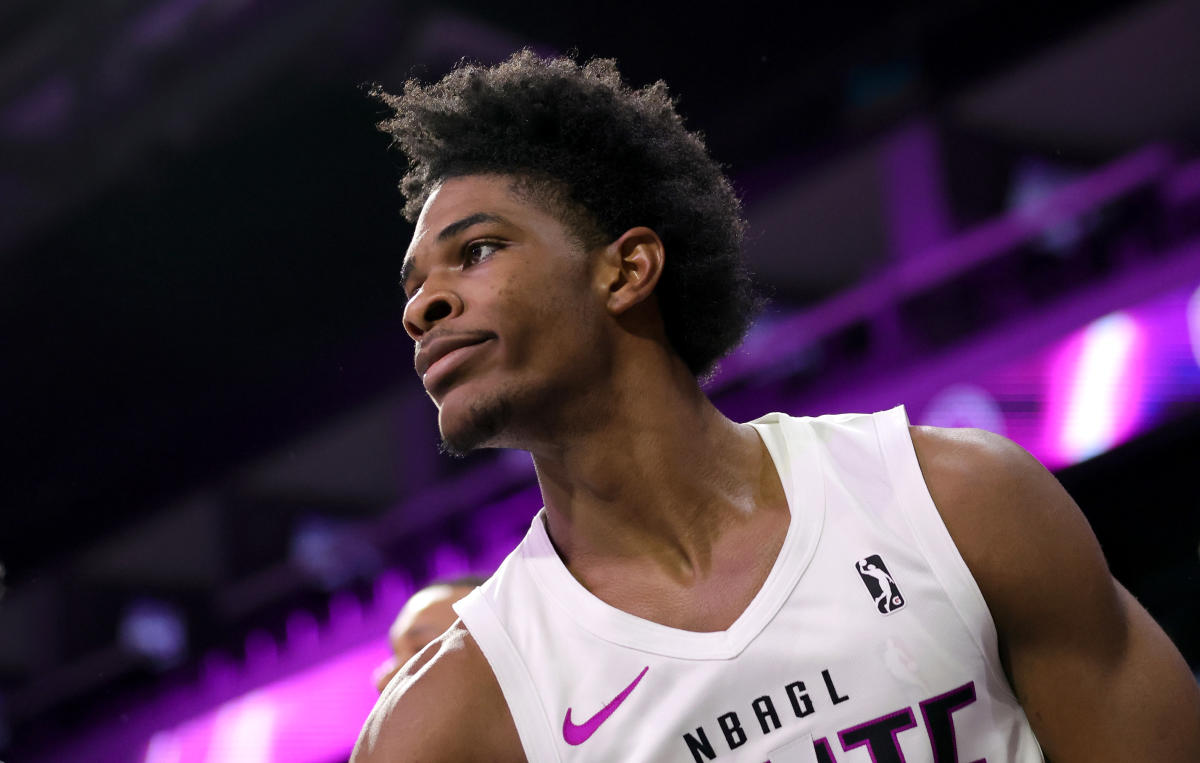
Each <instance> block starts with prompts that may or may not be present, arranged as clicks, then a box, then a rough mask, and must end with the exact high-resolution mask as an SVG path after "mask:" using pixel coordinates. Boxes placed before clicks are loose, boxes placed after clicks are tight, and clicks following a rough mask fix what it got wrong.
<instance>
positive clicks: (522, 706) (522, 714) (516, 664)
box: [453, 588, 559, 763]
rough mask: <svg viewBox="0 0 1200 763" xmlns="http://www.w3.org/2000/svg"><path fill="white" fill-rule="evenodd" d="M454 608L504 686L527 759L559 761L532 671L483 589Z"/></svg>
mask: <svg viewBox="0 0 1200 763" xmlns="http://www.w3.org/2000/svg"><path fill="white" fill-rule="evenodd" d="M453 606H454V610H455V612H457V613H458V616H459V617H460V618H461V619H462V622H463V625H465V626H466V628H467V631H469V632H470V634H471V637H472V638H474V639H475V643H476V644H478V645H479V649H480V651H482V652H483V656H484V658H485V659H487V661H488V665H490V666H491V668H492V673H494V674H495V676H496V681H497V683H499V684H500V691H501V692H503V694H504V701H505V703H506V704H507V705H508V710H509V712H510V713H512V716H513V722H514V723H515V724H516V727H517V735H518V736H519V737H520V739H521V747H522V749H524V751H525V757H526V758H527V759H529V760H530V761H531V762H532V763H543V762H546V763H549V762H550V761H558V760H559V757H558V751H557V750H556V749H555V747H554V744H553V741H552V740H553V739H554V730H553V729H551V728H549V727H548V724H547V721H546V718H547V717H548V716H547V715H546V713H545V711H544V708H543V707H542V705H541V702H540V701H539V700H538V694H537V691H536V689H535V688H534V685H533V679H532V677H531V676H530V674H529V669H528V668H527V667H526V666H525V662H524V660H522V659H521V655H520V653H519V652H518V651H517V648H516V647H515V646H514V645H513V643H512V641H510V640H509V638H508V633H507V632H506V631H505V630H504V626H503V625H502V624H501V622H500V618H499V617H497V616H496V613H495V611H494V610H493V609H492V607H491V604H490V603H489V602H488V600H487V597H486V596H485V595H484V593H483V590H482V589H480V588H476V589H475V590H474V591H472V592H471V593H470V594H468V595H467V596H465V597H463V598H462V599H461V600H460V601H458V602H456V603H455V604H454V605H453Z"/></svg>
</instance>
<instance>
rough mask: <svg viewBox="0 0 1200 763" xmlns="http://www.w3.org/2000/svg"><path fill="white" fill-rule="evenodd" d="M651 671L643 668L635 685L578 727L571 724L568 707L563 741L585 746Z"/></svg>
mask: <svg viewBox="0 0 1200 763" xmlns="http://www.w3.org/2000/svg"><path fill="white" fill-rule="evenodd" d="M649 669H650V666H649V665H647V666H646V667H644V668H642V672H641V673H638V677H637V678H635V679H633V683H631V684H629V685H628V686H626V687H625V690H624V691H622V692H621V693H620V694H618V695H617V696H615V697H613V701H612V702H609V703H608V704H607V705H605V706H604V707H603V708H602V709H601V710H600V712H598V713H596V714H595V715H593V716H592V717H591V718H588V719H587V720H586V721H584V722H583V723H581V724H579V725H578V726H577V725H575V724H574V723H571V708H569V707H568V708H567V717H566V718H563V739H564V740H566V743H567V744H583V743H584V742H586V741H587V740H588V738H589V737H591V735H592V734H595V733H596V729H598V728H600V724H601V723H604V722H605V721H607V720H608V716H610V715H612V714H613V712H614V711H615V710H616V709H617V708H618V707H620V706H621V703H622V702H624V701H625V698H626V697H628V696H629V694H630V692H632V691H633V689H634V687H635V686H637V685H638V681H641V680H642V676H644V675H646V671H647V670H649Z"/></svg>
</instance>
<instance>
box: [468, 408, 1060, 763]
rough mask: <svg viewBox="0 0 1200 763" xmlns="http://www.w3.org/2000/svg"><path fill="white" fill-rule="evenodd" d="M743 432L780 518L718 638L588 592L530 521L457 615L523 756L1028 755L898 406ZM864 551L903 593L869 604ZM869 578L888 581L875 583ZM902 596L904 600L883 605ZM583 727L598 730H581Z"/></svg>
mask: <svg viewBox="0 0 1200 763" xmlns="http://www.w3.org/2000/svg"><path fill="white" fill-rule="evenodd" d="M752 424H753V425H754V426H755V428H756V429H757V430H758V432H759V434H760V435H761V436H762V438H763V441H764V442H765V443H766V445H767V449H768V450H769V451H770V453H771V457H772V458H773V460H774V462H775V465H776V468H777V469H778V471H779V475H780V479H781V481H782V483H783V486H784V489H785V492H786V494H787V500H788V504H789V506H790V508H791V513H792V518H791V524H790V526H789V528H788V531H787V535H786V538H785V540H784V543H783V548H782V550H781V551H780V553H779V557H778V559H777V560H776V562H775V564H774V566H773V568H772V570H771V572H770V574H769V576H768V577H767V580H766V582H765V583H764V584H763V587H762V588H761V589H760V591H759V592H758V594H757V595H756V596H755V597H754V599H753V601H751V603H750V605H749V606H748V607H747V608H746V610H745V612H744V613H743V614H742V615H741V616H740V617H739V618H738V619H737V621H736V622H735V623H734V624H733V625H732V626H730V628H729V629H728V630H725V631H721V632H715V633H696V632H691V631H682V630H677V629H674V628H668V627H666V626H663V625H660V624H657V623H653V622H650V621H647V620H643V619H641V618H638V617H635V616H633V615H631V614H628V613H626V612H623V611H620V610H618V609H616V608H614V607H611V606H609V605H608V604H606V603H604V602H603V601H601V600H600V599H598V598H596V597H595V596H592V595H591V594H590V593H588V591H587V590H586V589H584V588H583V586H582V585H580V584H579V583H578V581H576V580H575V578H574V577H572V575H571V574H570V572H569V571H568V570H567V569H566V567H565V566H564V565H563V564H562V561H561V560H560V559H559V557H558V556H557V554H556V553H555V552H554V549H553V547H552V546H551V544H550V540H549V537H548V536H547V534H546V529H545V524H544V518H543V513H544V511H543V512H540V513H539V514H538V516H537V517H536V518H535V519H534V521H533V524H532V526H531V527H530V530H529V533H528V534H527V535H526V537H525V539H524V541H522V543H521V544H520V545H519V546H518V547H517V548H516V549H515V550H514V551H513V552H512V554H511V555H509V557H508V558H507V560H505V562H504V563H503V564H502V565H501V567H500V569H499V570H498V571H497V572H496V574H495V575H493V576H492V578H491V579H490V580H489V581H488V582H487V583H486V584H484V585H483V586H481V587H480V588H479V589H477V590H476V591H475V592H473V593H472V594H471V595H469V596H468V597H467V598H465V599H463V600H462V601H460V602H459V603H458V604H456V605H455V609H456V610H457V611H458V613H459V615H460V616H461V617H462V620H463V623H464V624H465V625H466V627H467V628H468V630H470V632H471V634H472V636H473V637H474V638H475V640H476V642H477V643H478V644H479V646H480V648H481V650H482V651H483V653H484V655H485V657H486V658H487V660H488V662H489V664H490V665H491V666H492V669H493V671H494V672H495V675H496V678H497V680H498V682H499V684H500V686H501V688H502V689H503V691H504V695H505V698H506V700H507V702H508V706H509V708H510V710H511V712H512V715H513V718H514V720H515V722H516V725H517V730H518V732H519V734H520V737H521V743H522V745H523V746H524V749H525V754H526V756H527V757H528V758H529V759H530V760H531V761H536V762H537V763H541V762H542V761H681V762H683V763H690V762H691V761H706V760H718V761H751V762H752V763H763V762H764V761H768V760H769V761H771V763H789V762H790V761H799V762H802V763H872V761H874V763H885V762H886V761H897V762H899V761H903V763H921V762H925V761H929V762H931V763H950V761H954V760H958V761H962V762H963V763H970V762H972V761H980V760H982V759H984V758H986V759H987V761H989V762H990V763H1000V762H1001V761H1017V762H1020V763H1024V762H1026V761H1041V760H1042V755H1041V751H1040V749H1039V747H1038V744H1037V741H1036V740H1035V738H1034V736H1033V732H1032V731H1031V730H1030V728H1029V724H1028V722H1027V721H1026V719H1025V715H1024V713H1023V711H1022V710H1021V707H1020V706H1019V704H1018V703H1017V700H1016V698H1015V697H1014V696H1013V694H1012V691H1011V689H1010V688H1009V686H1008V683H1007V681H1006V680H1005V678H1004V675H1003V672H1002V671H1001V669H1000V661H999V658H998V655H997V647H996V632H995V626H994V624H993V622H992V619H991V615H990V614H989V612H988V609H987V606H986V604H985V602H984V600H983V596H982V594H981V593H980V591H979V588H978V586H977V585H976V584H975V581H974V579H973V578H972V577H971V574H970V572H969V571H968V569H967V567H966V564H965V563H964V562H963V561H962V558H961V556H960V555H959V553H958V551H957V549H956V548H955V546H954V543H953V541H952V539H951V538H950V535H949V533H948V532H947V531H946V528H945V526H944V525H943V524H942V521H941V517H940V515H939V514H938V512H937V509H936V508H935V507H934V505H933V501H932V499H931V498H930V496H929V492H928V490H927V489H926V487H925V483H924V480H923V478H922V476H921V472H920V467H919V465H918V464H917V460H916V454H915V452H914V450H913V446H912V440H911V438H910V437H909V433H908V419H907V416H906V415H905V413H904V409H903V408H895V409H893V410H890V411H884V412H882V413H877V414H874V415H865V414H846V415H840V416H823V417H819V418H792V417H789V416H786V415H784V414H779V413H772V414H769V415H767V416H764V417H763V418H761V419H758V420H757V421H754V422H752ZM871 556H878V557H879V560H881V561H882V563H883V566H884V567H886V570H887V572H888V573H890V576H891V578H892V580H893V581H894V582H895V584H896V586H897V588H898V593H899V594H900V596H899V598H898V599H894V598H892V597H891V596H888V597H883V596H882V595H881V596H880V597H879V598H884V599H885V601H884V603H883V604H882V605H880V604H878V602H877V600H876V598H877V597H876V593H879V592H882V591H883V586H884V585H886V583H887V581H886V578H882V571H881V570H880V569H879V568H878V565H876V564H874V563H873V562H872V563H864V564H862V565H861V569H862V570H863V572H862V574H860V566H856V565H858V564H859V563H860V560H865V559H867V558H868V557H871ZM868 578H869V579H871V580H872V581H875V580H881V581H882V582H881V583H880V584H879V587H878V588H877V589H871V588H870V587H869V584H868V582H867V580H868ZM889 593H891V590H890V587H889ZM896 601H899V602H901V603H902V604H903V606H899V607H897V608H895V610H894V611H890V612H888V613H887V614H884V613H883V612H882V611H881V610H880V609H879V606H883V607H884V609H889V608H890V607H891V606H895V602H896ZM889 602H891V605H890V606H889ZM643 671H644V675H642V674H643ZM639 675H641V678H640V679H638V677H639ZM635 679H638V680H637V682H636V684H635V685H633V688H632V689H631V690H629V691H628V693H627V695H626V696H625V697H624V698H623V699H620V701H619V702H616V703H615V707H614V706H612V703H614V700H616V699H618V697H619V695H621V694H622V693H623V692H625V690H626V689H627V688H628V687H630V686H631V684H634V681H635ZM972 694H973V695H974V699H971V695H972ZM943 695H945V696H943ZM939 697H942V699H941V700H939V699H938V698H939ZM923 703H924V704H923ZM606 707H610V709H611V714H608V715H605V714H604V709H605V708H606ZM568 708H569V709H570V710H571V713H572V718H571V720H572V724H573V726H575V727H583V728H582V729H579V728H576V729H574V731H575V733H574V734H573V735H571V734H567V733H566V732H565V730H564V718H565V716H566V714H567V711H568ZM597 714H600V715H599V716H598V717H601V718H603V721H602V722H601V723H599V724H598V725H596V724H595V723H594V721H593V724H592V726H590V727H589V726H588V725H587V722H588V721H589V719H593V718H594V717H595V716H597ZM883 718H890V720H887V721H881V720H880V719H883ZM872 722H874V723H872ZM938 729H940V731H939V730H938ZM689 735H690V740H689ZM566 736H573V737H574V739H575V741H576V742H577V744H570V743H568V741H567V740H566V738H565V737H566ZM935 736H937V737H938V740H939V741H938V742H937V744H940V745H941V748H940V749H941V752H940V755H939V754H935V752H934V749H935V741H934V737H935ZM581 737H583V738H584V739H583V741H579V740H580V738H581ZM955 755H956V756H957V757H954V756H955Z"/></svg>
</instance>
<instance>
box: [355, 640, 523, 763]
mask: <svg viewBox="0 0 1200 763" xmlns="http://www.w3.org/2000/svg"><path fill="white" fill-rule="evenodd" d="M418 760H419V761H475V760H478V761H507V760H524V754H523V752H522V749H521V742H520V738H519V737H518V735H517V729H516V726H515V725H514V723H513V720H512V716H511V714H510V713H509V711H508V706H507V704H506V703H505V701H504V695H503V693H502V692H501V690H500V685H499V684H498V683H497V682H496V678H495V676H494V674H493V673H492V669H491V666H489V665H488V662H487V658H485V657H484V656H483V652H482V651H481V650H480V649H479V646H478V645H477V644H476V643H475V640H474V639H473V638H472V637H471V634H470V632H469V631H468V630H467V629H466V627H465V626H464V625H463V624H462V621H461V620H459V621H456V622H455V623H454V625H452V626H451V627H450V629H449V630H447V631H446V632H445V633H443V634H442V635H441V636H439V637H438V638H437V639H436V640H434V641H433V642H431V643H430V644H429V645H428V646H426V647H425V648H424V649H422V650H421V651H420V652H419V653H418V654H417V655H416V656H415V657H413V658H412V659H411V660H409V662H408V663H407V664H406V665H405V666H404V667H403V668H401V670H400V672H399V673H397V674H396V676H395V677H394V678H393V679H392V681H391V683H389V684H388V686H387V688H386V689H384V692H383V695H382V696H381V697H380V698H379V701H378V702H377V703H376V704H375V709H374V710H372V711H371V715H370V716H369V717H368V718H367V722H366V724H364V725H363V729H362V732H361V733H360V734H359V738H358V743H357V744H356V745H355V746H354V754H353V756H352V757H351V763H384V762H385V761H386V762H387V763H401V762H402V761H418Z"/></svg>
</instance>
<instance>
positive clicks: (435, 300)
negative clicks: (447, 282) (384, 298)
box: [404, 281, 463, 341]
mask: <svg viewBox="0 0 1200 763" xmlns="http://www.w3.org/2000/svg"><path fill="white" fill-rule="evenodd" d="M462 310H463V304H462V299H460V298H459V296H458V295H457V294H455V293H454V292H453V291H450V290H449V289H436V288H435V289H431V288H430V284H429V282H428V281H426V283H425V286H423V287H422V288H421V290H420V291H419V292H417V294H416V295H415V296H413V298H412V299H410V300H409V301H408V304H407V305H405V306H404V330H405V331H407V332H408V335H409V336H410V337H412V338H413V340H414V341H415V340H418V339H420V338H421V337H422V336H424V335H425V334H426V333H428V332H429V330H430V329H432V328H433V327H434V326H436V325H437V324H438V321H443V320H446V319H447V318H453V317H455V316H457V315H459V314H461V313H462Z"/></svg>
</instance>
